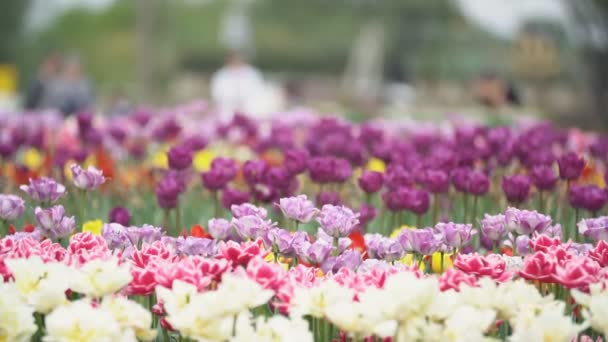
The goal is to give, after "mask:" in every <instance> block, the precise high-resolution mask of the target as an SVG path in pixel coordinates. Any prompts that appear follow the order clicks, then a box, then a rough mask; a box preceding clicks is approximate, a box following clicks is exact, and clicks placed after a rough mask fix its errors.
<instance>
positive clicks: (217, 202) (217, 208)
mask: <svg viewBox="0 0 608 342" xmlns="http://www.w3.org/2000/svg"><path fill="white" fill-rule="evenodd" d="M213 198H214V199H215V212H214V218H219V217H220V214H221V212H222V204H221V203H220V193H219V191H214V192H213Z"/></svg>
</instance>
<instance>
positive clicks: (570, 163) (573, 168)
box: [557, 152, 585, 180]
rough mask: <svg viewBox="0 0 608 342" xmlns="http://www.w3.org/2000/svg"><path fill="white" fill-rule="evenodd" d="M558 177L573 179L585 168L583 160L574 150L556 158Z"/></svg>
mask: <svg viewBox="0 0 608 342" xmlns="http://www.w3.org/2000/svg"><path fill="white" fill-rule="evenodd" d="M557 165H558V166H559V177H560V178H561V179H564V180H574V179H577V178H578V177H580V175H581V173H582V172H583V169H584V168H585V160H584V159H583V158H582V157H579V156H578V155H577V154H576V153H574V152H568V153H566V154H564V155H562V156H561V157H560V158H559V159H558V160H557Z"/></svg>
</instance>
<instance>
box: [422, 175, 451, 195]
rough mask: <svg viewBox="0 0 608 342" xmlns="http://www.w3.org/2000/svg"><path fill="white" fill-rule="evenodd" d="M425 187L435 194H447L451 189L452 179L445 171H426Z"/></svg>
mask: <svg viewBox="0 0 608 342" xmlns="http://www.w3.org/2000/svg"><path fill="white" fill-rule="evenodd" d="M423 178H424V180H423V183H424V187H425V188H426V189H427V190H428V191H430V192H432V193H434V194H439V193H446V192H448V189H449V188H450V178H449V177H448V174H447V172H445V171H443V170H426V171H425V172H424V177H423Z"/></svg>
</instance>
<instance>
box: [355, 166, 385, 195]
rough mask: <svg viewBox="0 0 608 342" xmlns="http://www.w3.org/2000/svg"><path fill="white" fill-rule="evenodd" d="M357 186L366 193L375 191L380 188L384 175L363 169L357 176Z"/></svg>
mask: <svg viewBox="0 0 608 342" xmlns="http://www.w3.org/2000/svg"><path fill="white" fill-rule="evenodd" d="M358 181H359V187H360V188H361V190H363V191H365V192H367V193H368V194H371V193H375V192H377V191H378V190H380V189H381V188H382V185H383V182H384V176H383V175H382V173H381V172H376V171H363V173H362V174H361V177H359V180H358Z"/></svg>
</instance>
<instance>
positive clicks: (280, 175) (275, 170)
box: [265, 166, 292, 189]
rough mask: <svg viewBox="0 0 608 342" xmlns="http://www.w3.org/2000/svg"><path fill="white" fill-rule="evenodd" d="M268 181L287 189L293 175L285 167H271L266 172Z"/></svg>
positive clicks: (276, 186) (274, 185) (277, 186)
mask: <svg viewBox="0 0 608 342" xmlns="http://www.w3.org/2000/svg"><path fill="white" fill-rule="evenodd" d="M265 178H266V183H267V184H272V186H273V187H275V188H278V189H286V188H287V187H289V184H290V183H291V180H292V176H291V174H290V173H289V171H287V169H286V168H284V167H281V166H279V167H271V168H270V169H268V171H267V173H266V177H265Z"/></svg>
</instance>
